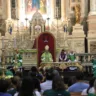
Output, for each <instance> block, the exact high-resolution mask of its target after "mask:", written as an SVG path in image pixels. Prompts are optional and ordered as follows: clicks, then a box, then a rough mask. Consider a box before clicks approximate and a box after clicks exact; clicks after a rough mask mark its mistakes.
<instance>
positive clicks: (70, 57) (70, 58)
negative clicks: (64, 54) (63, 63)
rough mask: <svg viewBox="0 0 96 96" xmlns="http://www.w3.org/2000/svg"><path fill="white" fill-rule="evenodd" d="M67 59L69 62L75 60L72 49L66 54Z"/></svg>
mask: <svg viewBox="0 0 96 96" xmlns="http://www.w3.org/2000/svg"><path fill="white" fill-rule="evenodd" d="M68 60H69V61H71V62H76V61H77V60H76V56H75V53H74V52H73V51H71V52H70V53H69V55H68Z"/></svg>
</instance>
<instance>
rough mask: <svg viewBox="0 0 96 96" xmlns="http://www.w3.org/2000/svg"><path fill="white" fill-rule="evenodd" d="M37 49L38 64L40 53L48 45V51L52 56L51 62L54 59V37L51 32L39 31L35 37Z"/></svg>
mask: <svg viewBox="0 0 96 96" xmlns="http://www.w3.org/2000/svg"><path fill="white" fill-rule="evenodd" d="M36 44H37V50H38V55H37V58H38V59H37V60H38V66H39V65H40V63H41V55H42V53H43V52H44V50H45V46H46V45H48V46H49V51H50V53H51V54H52V57H53V62H55V61H56V55H55V54H56V49H55V48H56V47H55V45H56V44H55V37H54V36H53V34H52V33H50V32H43V33H40V34H39V36H38V38H37V42H36Z"/></svg>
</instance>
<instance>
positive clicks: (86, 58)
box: [0, 52, 96, 74]
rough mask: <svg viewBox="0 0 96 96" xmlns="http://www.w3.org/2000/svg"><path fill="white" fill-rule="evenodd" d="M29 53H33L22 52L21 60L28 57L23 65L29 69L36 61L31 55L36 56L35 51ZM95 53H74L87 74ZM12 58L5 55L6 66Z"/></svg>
mask: <svg viewBox="0 0 96 96" xmlns="http://www.w3.org/2000/svg"><path fill="white" fill-rule="evenodd" d="M28 54H29V55H28ZM30 54H34V53H30V52H28V53H25V55H24V54H23V60H25V59H26V60H27V59H28V60H27V61H26V62H25V61H23V66H24V67H25V68H26V69H30V68H31V66H33V65H34V64H35V63H36V62H37V60H36V62H35V63H34V62H33V59H35V58H33V57H35V55H36V56H37V53H36V54H34V55H30ZM95 55H96V54H91V53H80V54H79V53H78V54H76V59H77V61H80V62H81V64H82V66H84V69H85V73H87V74H92V63H91V60H92V57H94V56H95ZM32 58H33V59H32ZM12 59H13V57H12V56H6V57H5V64H6V65H7V66H9V65H10V64H12ZM0 63H1V62H0ZM35 65H36V64H35Z"/></svg>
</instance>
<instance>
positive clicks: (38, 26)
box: [30, 11, 45, 39]
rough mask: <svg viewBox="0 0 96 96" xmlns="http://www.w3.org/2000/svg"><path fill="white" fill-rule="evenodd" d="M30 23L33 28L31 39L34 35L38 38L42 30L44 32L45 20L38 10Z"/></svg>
mask: <svg viewBox="0 0 96 96" xmlns="http://www.w3.org/2000/svg"><path fill="white" fill-rule="evenodd" d="M30 25H31V29H32V32H31V33H32V34H31V39H32V38H34V37H35V38H36V37H37V36H38V35H39V34H40V33H41V32H44V29H45V28H44V27H45V21H44V20H43V17H42V15H41V14H40V13H39V12H38V11H36V12H35V13H34V15H33V17H32V20H31V21H30Z"/></svg>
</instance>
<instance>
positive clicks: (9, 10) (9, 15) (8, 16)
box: [6, 0, 11, 19]
mask: <svg viewBox="0 0 96 96" xmlns="http://www.w3.org/2000/svg"><path fill="white" fill-rule="evenodd" d="M6 13H7V14H6V15H7V16H6V17H7V18H6V19H11V0H6Z"/></svg>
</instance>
